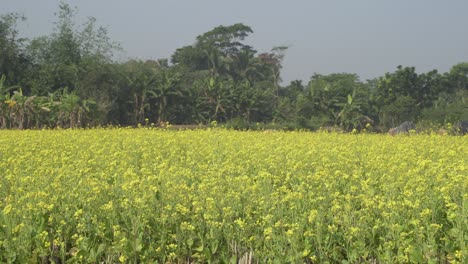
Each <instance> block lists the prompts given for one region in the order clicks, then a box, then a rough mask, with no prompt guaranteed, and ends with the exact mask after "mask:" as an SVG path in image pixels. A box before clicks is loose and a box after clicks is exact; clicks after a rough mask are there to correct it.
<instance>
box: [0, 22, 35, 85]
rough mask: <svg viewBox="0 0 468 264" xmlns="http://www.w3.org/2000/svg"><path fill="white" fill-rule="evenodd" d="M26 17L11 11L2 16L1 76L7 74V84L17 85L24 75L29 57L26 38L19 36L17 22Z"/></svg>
mask: <svg viewBox="0 0 468 264" xmlns="http://www.w3.org/2000/svg"><path fill="white" fill-rule="evenodd" d="M24 20H25V18H24V17H23V16H20V15H18V14H14V13H10V14H7V15H2V16H0V76H6V79H5V80H4V84H5V85H9V86H12V85H17V84H19V83H20V81H21V80H22V78H23V77H24V69H25V68H27V67H28V59H27V57H26V55H25V53H24V43H25V41H26V39H23V38H19V37H18V30H17V28H16V27H17V23H18V22H19V21H24Z"/></svg>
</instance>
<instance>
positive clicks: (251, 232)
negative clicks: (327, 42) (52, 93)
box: [0, 128, 468, 263]
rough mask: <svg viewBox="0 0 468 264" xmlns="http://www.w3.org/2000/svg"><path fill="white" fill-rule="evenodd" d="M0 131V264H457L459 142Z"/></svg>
mask: <svg viewBox="0 0 468 264" xmlns="http://www.w3.org/2000/svg"><path fill="white" fill-rule="evenodd" d="M0 135H1V136H0V171H2V177H0V262H5V263H49V261H54V262H55V263H118V262H130V263H238V262H236V261H241V263H257V261H258V263H301V262H305V263H327V262H328V263H466V261H467V257H468V251H467V248H468V247H467V244H468V236H467V232H468V229H467V227H468V222H467V221H468V220H467V219H468V208H467V206H468V181H466V175H467V172H468V167H467V164H468V156H467V155H463V154H464V153H468V142H467V140H468V138H467V137H449V136H438V135H414V136H396V137H391V136H387V135H380V134H370V135H368V134H356V135H353V134H336V133H330V134H329V133H310V132H275V131H264V132H260V131H254V132H240V131H230V130H224V129H210V130H195V131H171V130H161V129H143V128H142V129H92V130H81V129H76V130H71V129H67V130H23V131H12V130H4V131H0Z"/></svg>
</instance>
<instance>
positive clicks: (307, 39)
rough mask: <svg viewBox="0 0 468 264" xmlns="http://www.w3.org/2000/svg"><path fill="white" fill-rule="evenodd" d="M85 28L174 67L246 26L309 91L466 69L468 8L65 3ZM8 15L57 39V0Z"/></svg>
mask: <svg viewBox="0 0 468 264" xmlns="http://www.w3.org/2000/svg"><path fill="white" fill-rule="evenodd" d="M64 2H66V3H69V4H70V5H71V6H74V7H77V9H78V15H77V19H78V20H79V21H78V22H80V21H81V22H84V21H85V20H86V18H87V17H95V18H96V19H97V24H98V25H101V26H104V27H106V28H107V29H108V32H109V37H110V38H111V39H112V40H114V41H116V42H118V43H120V45H121V46H122V48H123V50H124V52H123V53H122V54H120V55H119V56H120V57H121V58H124V59H127V58H137V59H160V58H170V56H171V55H172V54H173V52H174V51H175V50H176V49H177V48H180V47H183V46H186V45H191V44H193V43H194V42H195V38H196V37H197V36H198V35H201V34H203V33H204V32H207V31H209V30H211V29H213V28H214V27H216V26H219V25H224V26H228V25H232V24H235V23H243V24H245V25H248V26H250V27H251V28H252V29H253V31H254V33H253V34H251V35H250V36H249V37H248V38H247V39H246V40H245V42H246V43H247V44H249V45H251V46H253V48H254V49H256V50H257V51H258V52H260V53H261V52H268V51H270V50H271V49H272V48H273V47H275V46H288V47H289V48H288V50H287V52H286V56H285V58H284V61H283V70H282V72H281V76H282V79H283V84H287V83H289V82H290V81H292V80H303V81H304V83H307V82H308V80H309V79H310V77H311V76H312V75H313V74H314V73H319V74H330V73H338V72H346V73H356V74H358V75H359V76H360V78H361V80H366V79H371V78H375V77H378V76H382V75H383V74H385V73H386V72H393V71H395V70H396V67H397V66H398V65H402V66H414V67H416V70H417V71H418V72H427V71H430V70H433V69H437V70H439V72H446V71H448V70H449V69H450V68H451V67H452V66H453V65H455V64H457V63H459V62H468V15H466V11H467V10H468V1H466V0H444V1H442V0H437V1H436V0H386V1H385V0H353V1H351V0H290V1H285V0H282V1H280V0H237V1H225V0H197V1H194V0H192V1H189V0H185V1H182V0H166V1H162V0H133V1H130V0H65V1H64ZM0 4H1V5H0V6H1V9H0V14H5V13H9V12H18V13H21V14H24V16H25V17H26V18H27V20H26V21H25V22H24V23H22V24H21V25H20V27H19V30H20V33H21V34H22V36H24V37H28V38H33V37H38V36H43V35H47V34H50V33H51V32H52V30H53V26H54V25H53V23H54V21H56V17H55V15H54V14H55V13H56V12H57V11H58V4H59V0H0Z"/></svg>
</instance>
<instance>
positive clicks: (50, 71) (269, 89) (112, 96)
mask: <svg viewBox="0 0 468 264" xmlns="http://www.w3.org/2000/svg"><path fill="white" fill-rule="evenodd" d="M59 7H60V11H59V12H58V15H57V21H56V23H55V24H54V25H55V27H54V30H53V32H52V33H51V34H50V35H48V36H43V37H38V38H34V39H32V40H27V39H22V38H19V37H18V34H19V32H18V30H17V27H16V26H17V24H18V23H20V22H21V21H22V20H23V19H25V18H23V17H21V16H19V15H16V14H6V15H3V16H1V17H0V76H2V78H1V81H0V128H41V127H59V126H60V127H88V126H99V125H110V124H114V125H115V124H120V125H132V126H136V125H137V124H144V123H145V122H149V123H155V124H157V125H159V124H163V123H166V122H169V123H171V124H205V125H206V124H210V123H211V122H213V121H216V122H218V123H220V124H222V123H225V124H227V125H228V126H232V127H236V128H254V127H256V126H257V123H259V124H262V125H269V126H271V127H288V128H306V129H318V128H320V127H339V128H340V129H343V130H346V131H351V130H352V129H357V130H361V129H362V128H363V126H364V124H362V123H361V122H360V121H361V120H362V118H363V117H368V118H370V119H372V120H373V121H374V122H373V127H374V129H376V130H378V131H386V130H387V129H388V128H389V127H395V126H397V125H398V124H400V123H401V122H403V121H405V120H410V121H415V122H417V123H422V124H427V123H432V124H435V125H436V126H441V125H442V124H447V123H454V122H456V121H458V120H467V119H468V111H467V105H468V103H467V100H468V63H460V64H457V65H454V66H453V67H452V69H451V70H450V71H449V72H446V73H438V72H437V71H435V70H434V71H430V72H427V73H421V74H418V73H416V71H415V68H413V67H402V66H398V67H397V69H396V70H395V72H392V73H385V74H384V75H383V76H381V77H378V78H375V79H373V80H367V81H362V80H360V79H359V77H358V76H357V75H355V74H350V73H334V74H329V75H320V74H314V75H313V76H312V77H311V78H310V81H309V82H308V83H307V84H303V83H302V82H301V81H292V82H291V83H290V84H289V85H284V86H283V85H281V76H280V72H281V68H282V60H283V58H284V56H285V54H286V52H287V47H273V48H272V49H271V50H270V51H268V52H263V53H259V52H257V51H256V50H255V49H254V48H253V47H251V46H248V45H246V44H244V40H245V38H247V37H248V36H249V35H250V34H252V33H253V29H252V28H250V27H249V26H247V25H244V24H234V25H230V26H219V27H216V28H214V29H212V30H210V31H208V32H206V33H203V34H201V35H200V36H198V37H196V39H195V42H194V44H193V45H188V46H185V47H180V48H177V49H175V51H174V53H173V54H172V56H171V57H170V59H168V58H166V59H160V60H146V61H145V60H129V61H124V62H117V61H115V60H114V56H113V55H114V53H115V52H117V51H119V49H120V48H119V45H118V44H116V43H115V42H113V41H112V40H111V39H109V37H108V34H107V30H106V29H105V28H102V27H99V26H97V22H96V20H95V19H94V18H90V19H89V20H88V21H87V22H86V23H84V24H83V25H76V24H75V21H74V18H75V13H76V10H75V9H73V8H71V7H70V6H69V5H67V4H64V3H61V4H60V6H59ZM145 120H148V121H145ZM422 121H424V122H422Z"/></svg>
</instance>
